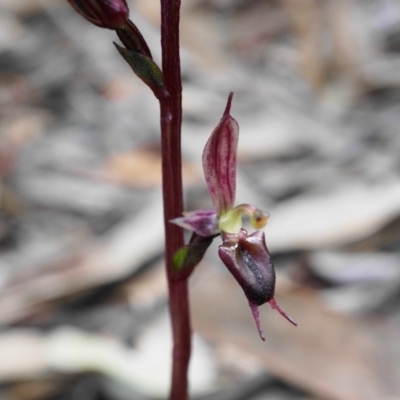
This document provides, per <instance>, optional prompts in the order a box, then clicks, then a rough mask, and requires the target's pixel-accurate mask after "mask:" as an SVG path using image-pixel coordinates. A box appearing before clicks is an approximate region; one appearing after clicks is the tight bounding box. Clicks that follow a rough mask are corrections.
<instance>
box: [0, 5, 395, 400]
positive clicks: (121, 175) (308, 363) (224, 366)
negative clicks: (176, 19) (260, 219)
mask: <svg viewBox="0 0 400 400" xmlns="http://www.w3.org/2000/svg"><path fill="white" fill-rule="evenodd" d="M129 6H130V9H131V19H132V20H133V21H134V22H135V23H136V25H137V26H138V27H139V29H140V30H141V31H142V33H143V35H144V37H145V38H146V40H147V42H148V44H149V46H150V48H151V50H152V52H153V55H154V57H155V59H156V60H157V61H158V62H159V61H160V49H159V47H160V37H159V2H158V1H156V0H152V1H149V0H131V1H129ZM181 36H182V74H183V84H184V93H183V108H184V122H183V158H184V165H183V175H184V182H185V204H186V206H185V207H186V209H187V210H192V209H198V208H207V207H210V206H211V201H210V198H209V196H208V193H207V190H206V186H205V182H204V178H203V173H202V169H201V153H202V149H203V147H204V144H205V142H206V140H207V138H208V136H209V135H210V133H211V131H212V129H213V128H214V127H215V125H216V124H217V122H218V121H219V119H220V117H221V114H222V111H223V109H224V107H225V104H226V98H227V95H228V93H229V92H230V91H234V92H235V96H234V103H233V110H232V115H233V116H234V117H235V118H236V119H237V121H238V122H239V124H240V128H241V132H240V140H239V168H238V188H237V192H238V193H237V202H236V203H237V204H239V203H241V202H245V203H250V204H254V205H256V206H257V207H259V208H262V209H264V210H266V211H268V212H269V213H270V214H271V217H270V220H269V223H268V225H267V227H266V237H267V243H268V247H269V250H270V251H271V253H272V255H273V260H274V262H275V265H276V269H277V279H278V283H277V292H276V299H277V301H278V302H279V303H280V304H281V305H282V307H283V308H284V309H285V310H286V311H287V313H288V314H289V315H291V316H292V317H293V318H294V319H295V320H296V321H297V322H298V327H297V328H294V327H293V326H291V325H290V324H288V323H287V321H286V320H284V319H283V318H282V317H281V316H280V315H279V314H278V313H277V312H276V311H273V310H271V308H270V307H269V306H268V305H265V306H263V307H261V309H260V311H261V319H262V325H263V328H264V331H265V335H266V342H265V343H264V342H261V341H260V339H259V337H258V334H257V330H256V327H255V325H254V322H253V320H252V317H251V314H250V310H249V308H248V304H247V301H246V299H245V297H244V295H243V293H242V292H241V289H240V288H239V286H238V285H237V284H236V283H235V281H234V280H233V278H232V277H231V275H230V274H229V273H228V272H227V270H226V269H225V267H224V266H223V264H222V263H221V261H220V260H219V259H218V256H217V246H218V244H219V243H217V242H218V240H216V241H215V242H216V243H215V244H214V245H213V247H211V248H210V250H209V251H208V253H207V256H206V257H205V259H204V260H203V262H202V263H201V265H200V266H199V267H198V268H197V270H196V271H195V273H194V275H193V277H192V278H191V304H192V310H193V315H192V318H193V326H194V330H195V332H196V333H195V337H194V355H193V360H192V365H191V378H190V380H191V389H192V394H193V396H192V398H193V399H202V400H266V399H269V400H271V399H273V400H278V399H283V400H286V399H289V400H292V399H293V400H300V399H302V400H303V399H304V400H305V399H320V400H323V399H332V400H359V399H360V400H364V399H367V400H368V399H371V400H377V399H379V400H396V399H400V341H399V337H400V311H399V310H400V253H399V250H400V179H399V176H400V158H399V153H400V135H399V129H400V128H399V127H400V1H399V0H358V1H357V0H324V1H322V0H269V1H268V0H185V1H183V5H182V22H181ZM113 40H117V39H116V36H115V35H114V33H113V32H111V31H108V30H104V29H99V28H97V27H95V26H92V25H90V24H89V23H87V22H86V21H85V20H84V19H83V18H81V17H80V16H79V15H77V14H76V13H75V12H74V11H73V10H72V8H71V7H70V6H69V4H68V3H67V2H66V1H64V0H52V1H46V0H31V1H23V0H1V1H0V176H1V186H0V196H1V197H0V198H1V210H0V218H1V219H0V249H1V252H0V399H1V400H47V399H48V400H50V399H60V400H61V399H63V400H64V399H65V400H81V399H82V400H83V399H85V400H128V399H130V400H152V399H163V398H165V395H166V393H167V391H168V386H169V375H170V365H169V364H170V352H171V343H170V332H169V321H168V309H167V297H166V283H165V277H164V265H163V240H164V239H163V226H162V203H161V193H160V179H161V177H160V154H159V119H158V104H157V102H156V100H155V99H154V98H153V97H152V95H151V92H150V91H149V90H148V88H147V87H145V86H144V85H143V84H142V83H141V82H140V81H139V80H138V79H137V78H136V77H135V76H134V75H133V74H132V72H131V70H130V68H129V67H128V65H127V64H125V63H124V61H123V60H122V59H121V58H120V57H119V56H118V54H117V52H116V50H115V48H114V46H113V44H112V41H113Z"/></svg>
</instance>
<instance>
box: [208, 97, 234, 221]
mask: <svg viewBox="0 0 400 400" xmlns="http://www.w3.org/2000/svg"><path fill="white" fill-rule="evenodd" d="M232 96H233V93H230V94H229V97H228V102H227V104H226V108H225V111H224V114H223V116H222V118H221V121H220V122H219V124H218V125H217V127H216V128H215V129H214V131H213V133H212V134H211V136H210V138H209V139H208V142H207V144H206V146H205V147H204V152H203V170H204V176H205V178H206V182H207V186H208V190H209V192H210V195H211V198H212V201H213V204H214V207H215V209H216V210H217V212H218V214H221V213H223V212H226V211H228V210H229V209H231V208H232V207H233V204H234V201H235V192H236V152H237V145H238V139H239V125H238V123H237V122H236V121H235V120H234V119H233V118H232V117H231V116H230V114H229V112H230V109H231V104H232Z"/></svg>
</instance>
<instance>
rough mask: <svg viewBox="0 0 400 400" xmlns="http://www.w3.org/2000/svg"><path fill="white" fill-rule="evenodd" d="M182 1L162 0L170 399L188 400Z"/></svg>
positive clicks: (162, 131)
mask: <svg viewBox="0 0 400 400" xmlns="http://www.w3.org/2000/svg"><path fill="white" fill-rule="evenodd" d="M179 14H180V0H161V47H162V70H163V75H164V82H165V85H166V88H167V91H168V92H169V96H167V97H166V98H164V99H161V100H160V109H161V136H162V137H161V146H162V160H163V161H162V175H163V199H164V222H165V238H166V254H165V257H166V260H165V261H166V269H167V279H168V288H169V306H170V314H171V322H172V335H173V354H172V358H173V366H172V383H171V392H170V400H187V398H188V394H187V388H188V379H187V373H188V367H189V360H190V351H191V327H190V314H189V311H190V310H189V297H188V281H187V279H181V280H177V279H174V273H173V266H172V257H173V255H174V253H175V252H176V251H177V250H178V249H179V248H180V247H182V246H183V233H182V230H181V229H180V228H179V227H177V226H176V225H173V224H171V223H170V222H169V221H170V220H171V219H173V218H176V217H178V216H180V215H181V214H182V211H183V199H182V197H183V196H182V177H181V173H182V172H181V123H182V82H181V69H180V57H179Z"/></svg>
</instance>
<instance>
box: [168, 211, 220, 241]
mask: <svg viewBox="0 0 400 400" xmlns="http://www.w3.org/2000/svg"><path fill="white" fill-rule="evenodd" d="M170 222H172V223H173V224H175V225H178V226H180V227H181V228H184V229H187V230H189V231H193V232H195V233H197V234H198V235H200V236H203V237H209V236H213V235H216V234H217V233H219V230H218V215H217V213H216V211H215V210H196V211H191V212H187V213H184V216H183V217H179V218H175V219H172V220H171V221H170Z"/></svg>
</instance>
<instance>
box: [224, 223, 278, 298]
mask: <svg viewBox="0 0 400 400" xmlns="http://www.w3.org/2000/svg"><path fill="white" fill-rule="evenodd" d="M264 236H265V235H264V232H262V231H256V232H254V233H253V234H251V235H249V236H247V232H246V231H245V230H244V229H242V230H241V231H240V233H239V235H238V241H237V243H233V242H232V241H231V238H227V237H224V243H223V244H222V245H221V246H220V247H219V256H220V258H221V260H222V261H223V262H224V264H225V265H226V266H227V268H228V269H229V271H230V272H231V273H232V275H233V276H234V277H235V279H236V280H237V282H238V283H239V285H240V286H241V288H242V289H243V291H244V293H245V295H246V297H247V299H248V300H249V301H250V302H252V303H253V304H256V305H258V306H260V305H261V304H264V303H266V302H267V301H269V300H271V298H273V297H274V292H275V270H274V266H273V264H272V261H271V257H270V255H269V252H268V250H267V247H266V245H265V240H264Z"/></svg>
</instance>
